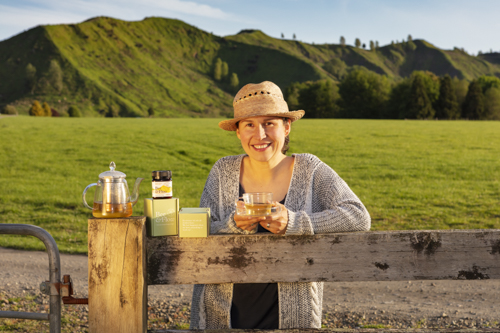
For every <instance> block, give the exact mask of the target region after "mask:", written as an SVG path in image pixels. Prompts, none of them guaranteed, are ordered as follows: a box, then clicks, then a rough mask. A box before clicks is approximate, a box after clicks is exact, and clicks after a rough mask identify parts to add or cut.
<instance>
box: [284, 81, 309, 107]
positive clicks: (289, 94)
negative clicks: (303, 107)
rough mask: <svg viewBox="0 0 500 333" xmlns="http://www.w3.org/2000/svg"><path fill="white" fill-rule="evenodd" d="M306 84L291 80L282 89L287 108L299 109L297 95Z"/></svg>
mask: <svg viewBox="0 0 500 333" xmlns="http://www.w3.org/2000/svg"><path fill="white" fill-rule="evenodd" d="M306 87H307V84H306V83H305V82H303V83H299V82H293V83H292V84H290V85H289V86H288V87H287V88H286V89H285V91H284V98H285V101H286V103H287V104H288V108H289V109H290V110H298V109H300V105H299V95H300V92H301V91H302V89H304V88H306Z"/></svg>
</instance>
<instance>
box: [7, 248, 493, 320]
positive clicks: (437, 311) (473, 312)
mask: <svg viewBox="0 0 500 333" xmlns="http://www.w3.org/2000/svg"><path fill="white" fill-rule="evenodd" d="M0 267H1V270H0V291H3V292H4V293H6V294H7V295H12V296H21V295H23V294H25V293H39V291H38V286H39V284H40V282H41V281H43V280H48V277H49V274H48V257H47V254H46V253H45V252H31V251H19V250H12V249H5V248H0ZM61 268H62V274H61V275H63V274H70V275H71V277H72V279H73V283H74V289H75V294H76V297H87V290H88V283H87V269H88V266H87V256H84V255H67V254H62V255H61ZM191 291H192V286H189V285H178V286H150V287H149V288H148V294H149V300H150V302H165V303H167V304H171V305H173V306H177V305H179V304H185V303H186V302H190V298H191ZM498 299H500V280H480V281H478V280H476V281H412V282H408V281H397V282H350V283H346V282H336V283H325V292H324V301H323V309H324V311H325V312H328V313H341V314H342V315H343V316H346V313H347V314H349V313H353V314H357V315H365V316H366V317H370V318H376V317H380V318H382V317H386V318H389V319H392V320H395V321H398V320H402V321H403V320H406V321H408V320H414V321H418V320H421V319H423V318H425V319H426V320H432V319H438V318H446V319H447V321H450V322H453V321H454V320H459V319H462V320H467V319H468V320H471V321H489V322H495V321H498V320H499V318H500V310H499V309H498V305H495V304H497V303H498Z"/></svg>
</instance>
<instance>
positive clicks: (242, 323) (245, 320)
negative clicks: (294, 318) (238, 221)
mask: <svg viewBox="0 0 500 333" xmlns="http://www.w3.org/2000/svg"><path fill="white" fill-rule="evenodd" d="M239 191H240V193H239V196H240V197H241V196H242V195H243V193H245V191H244V190H243V186H241V184H240V189H239ZM285 198H286V196H285ZM280 203H281V204H285V199H283V200H282V201H281V202H280ZM257 232H270V231H269V230H267V229H265V228H263V227H262V226H261V225H260V224H259V225H258V229H257ZM231 327H232V328H247V329H251V328H260V329H278V328H279V303H278V284H277V283H235V284H234V285H233V303H232V304H231Z"/></svg>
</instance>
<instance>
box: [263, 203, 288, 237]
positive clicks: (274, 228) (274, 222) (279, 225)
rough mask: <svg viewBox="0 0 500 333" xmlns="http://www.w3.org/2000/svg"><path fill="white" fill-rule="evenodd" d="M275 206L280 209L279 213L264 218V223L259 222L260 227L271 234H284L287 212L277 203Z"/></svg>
mask: <svg viewBox="0 0 500 333" xmlns="http://www.w3.org/2000/svg"><path fill="white" fill-rule="evenodd" d="M275 206H278V207H280V208H281V211H280V212H279V213H274V214H271V215H269V216H265V217H264V219H265V220H264V221H260V222H259V223H260V225H261V226H262V227H263V228H265V229H267V230H269V231H270V232H272V233H273V234H284V233H285V232H286V227H287V226H288V210H287V209H286V207H285V206H284V205H282V204H280V203H278V202H276V203H275Z"/></svg>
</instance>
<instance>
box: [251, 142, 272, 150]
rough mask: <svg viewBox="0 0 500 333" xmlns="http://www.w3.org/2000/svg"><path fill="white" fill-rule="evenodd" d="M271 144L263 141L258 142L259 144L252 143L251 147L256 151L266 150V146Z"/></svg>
mask: <svg viewBox="0 0 500 333" xmlns="http://www.w3.org/2000/svg"><path fill="white" fill-rule="evenodd" d="M270 145H271V144H270V143H264V144H259V145H253V148H254V149H255V150H257V151H264V150H266V148H267V147H269V146H270Z"/></svg>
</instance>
